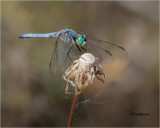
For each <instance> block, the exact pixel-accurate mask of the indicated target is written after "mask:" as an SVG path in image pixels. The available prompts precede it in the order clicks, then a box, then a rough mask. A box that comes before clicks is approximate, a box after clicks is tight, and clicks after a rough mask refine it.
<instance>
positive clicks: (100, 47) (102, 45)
mask: <svg viewBox="0 0 160 128" xmlns="http://www.w3.org/2000/svg"><path fill="white" fill-rule="evenodd" d="M81 34H82V33H81ZM85 35H86V39H87V43H86V44H85V45H84V46H83V47H84V48H85V49H87V51H88V52H90V53H92V54H94V56H96V57H98V58H99V59H100V62H105V63H113V62H114V58H121V57H126V56H127V55H128V54H127V51H126V50H125V49H124V48H123V47H121V46H119V45H116V44H112V43H110V42H107V41H103V40H99V39H97V38H95V37H94V36H91V35H87V34H85ZM104 60H105V61H104Z"/></svg>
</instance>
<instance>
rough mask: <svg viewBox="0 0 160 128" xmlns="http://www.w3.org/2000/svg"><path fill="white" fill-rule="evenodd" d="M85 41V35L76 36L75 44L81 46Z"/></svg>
mask: <svg viewBox="0 0 160 128" xmlns="http://www.w3.org/2000/svg"><path fill="white" fill-rule="evenodd" d="M85 40H86V36H85V35H80V36H78V38H77V39H76V43H77V44H79V45H81V44H83V43H84V41H85Z"/></svg>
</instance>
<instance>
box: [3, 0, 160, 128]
mask: <svg viewBox="0 0 160 128" xmlns="http://www.w3.org/2000/svg"><path fill="white" fill-rule="evenodd" d="M158 9H159V2H158V1H157V2H156V1H153V2H148V1H144V2H139V1H134V2H133V1H132V2H129V1H128V2H127V1H125V2H123V1H114V2H111V1H106V2H105V1H104V2H96V1H95V2H89V1H88V2H87V1H86V2H85V1H84V2H78V1H77V2H73V1H67V2H62V1H60V2H58V1H39V2H38V1H37V2H36V1H2V2H1V38H2V39H1V47H2V49H1V50H2V52H1V53H2V56H1V59H2V69H1V78H2V82H1V83H2V86H1V89H2V91H1V93H2V95H1V96H2V108H1V114H2V116H1V117H2V119H1V120H2V121H1V123H2V126H6V127H12V126H14V127H18V126H19V127H34V126H36V127H47V126H49V127H54V126H57V127H60V126H63V127H65V126H67V121H68V116H69V109H70V107H69V106H70V104H69V102H72V96H67V98H65V97H66V96H65V94H64V89H65V85H66V83H65V81H64V80H62V74H63V71H61V70H60V69H59V72H58V73H57V74H56V75H51V74H50V71H49V67H48V65H49V61H50V57H51V54H52V51H53V48H54V41H55V40H53V39H42V38H40V39H39V38H30V39H19V38H17V37H18V36H19V35H20V34H23V33H49V32H54V31H59V30H62V29H65V28H72V29H74V30H75V31H82V32H85V33H89V34H94V35H95V36H96V37H97V38H100V39H102V40H107V41H109V42H113V43H114V42H115V43H116V44H119V45H121V46H123V47H124V48H125V49H127V51H128V58H126V59H123V60H117V61H116V62H115V63H114V64H112V65H109V64H104V65H103V67H104V70H105V73H106V75H107V79H106V80H105V83H104V84H103V83H101V82H100V81H97V80H95V82H94V84H93V85H92V86H91V87H90V88H88V89H87V91H88V93H87V94H85V95H86V96H87V97H88V99H89V100H86V102H82V105H81V106H79V108H78V109H77V112H76V113H77V114H78V115H77V116H76V118H75V120H74V121H73V126H92V127H93V126H97V127H98V126H114V127H116V126H121V127H124V126H128V127H131V126H136V127H140V126H143V127H147V126H150V127H153V126H158V124H159V123H158V121H159V119H158V114H159V110H158V103H159V97H158V94H159V82H158V80H159V76H158V71H159V67H158V66H159V57H158V56H159V54H158V48H159V43H158V42H159V40H158V36H159V29H158V28H159V21H158V20H159V18H157V17H159V14H158ZM101 90H103V93H100V95H98V96H96V94H97V93H98V92H99V91H101ZM82 97H83V98H84V94H82ZM68 98H69V99H68ZM83 98H82V100H83ZM80 99H81V98H80ZM92 100H94V101H95V100H96V101H98V102H99V104H92V102H91V101H92ZM66 101H67V103H66ZM104 101H105V102H104ZM83 103H84V104H83ZM85 103H87V105H86V104H85ZM85 105H86V106H85ZM89 111H90V112H89ZM104 111H105V112H104ZM131 112H142V113H149V114H150V115H149V116H141V117H139V116H136V117H133V116H130V113H131ZM82 113H85V115H86V116H80V115H83V114H82ZM87 114H88V116H87ZM85 117H88V118H85Z"/></svg>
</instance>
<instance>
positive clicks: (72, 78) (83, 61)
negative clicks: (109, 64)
mask: <svg viewBox="0 0 160 128" xmlns="http://www.w3.org/2000/svg"><path fill="white" fill-rule="evenodd" d="M97 75H101V76H103V77H105V74H104V73H103V71H102V66H101V65H100V64H98V62H97V61H96V58H95V57H94V56H93V55H92V54H91V53H85V54H83V55H81V57H80V58H79V59H78V60H75V61H74V62H73V64H72V65H71V66H70V67H69V68H68V69H67V70H66V71H65V73H64V75H63V79H64V80H66V81H67V86H66V93H68V86H69V85H68V83H69V84H71V85H72V86H73V87H75V91H76V93H77V92H81V91H83V90H84V89H85V88H86V87H88V86H89V85H91V84H92V82H93V80H94V77H95V76H96V77H97V78H98V79H100V78H99V77H98V76H97Z"/></svg>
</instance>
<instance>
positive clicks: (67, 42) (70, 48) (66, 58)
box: [50, 33, 81, 73]
mask: <svg viewBox="0 0 160 128" xmlns="http://www.w3.org/2000/svg"><path fill="white" fill-rule="evenodd" d="M72 39H73V38H72V35H70V34H69V33H63V34H61V35H60V36H59V37H58V38H57V40H56V45H57V46H55V49H54V52H53V54H52V57H51V60H50V70H51V72H52V73H55V72H56V69H57V66H61V68H62V69H63V70H65V69H66V68H68V67H69V66H70V65H71V64H72V62H73V61H74V60H76V59H78V58H79V55H81V53H80V52H79V51H78V48H77V47H76V46H75V45H74V43H72V41H73V40H72ZM59 64H60V65H59Z"/></svg>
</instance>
